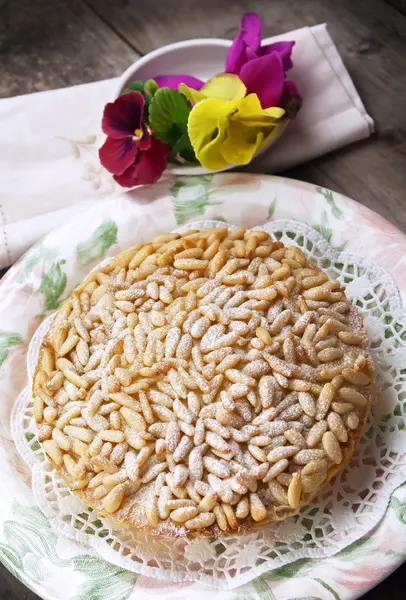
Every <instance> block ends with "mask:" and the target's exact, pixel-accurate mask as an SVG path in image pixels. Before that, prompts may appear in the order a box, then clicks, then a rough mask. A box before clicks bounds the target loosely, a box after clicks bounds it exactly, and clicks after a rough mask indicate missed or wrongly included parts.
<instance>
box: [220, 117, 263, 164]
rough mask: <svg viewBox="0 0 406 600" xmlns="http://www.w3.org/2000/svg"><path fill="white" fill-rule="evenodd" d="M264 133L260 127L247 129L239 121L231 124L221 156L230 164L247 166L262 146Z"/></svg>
mask: <svg viewBox="0 0 406 600" xmlns="http://www.w3.org/2000/svg"><path fill="white" fill-rule="evenodd" d="M263 137H264V133H263V131H262V130H261V128H259V127H247V126H246V125H244V124H243V123H241V122H239V121H233V122H232V123H230V125H229V127H228V131H227V139H226V141H225V142H224V143H223V144H222V146H221V154H222V156H223V158H224V159H225V160H226V161H227V163H228V164H234V165H246V164H248V163H249V162H251V160H252V158H253V156H254V154H255V152H256V151H257V149H258V148H259V146H260V145H261V142H262V140H263Z"/></svg>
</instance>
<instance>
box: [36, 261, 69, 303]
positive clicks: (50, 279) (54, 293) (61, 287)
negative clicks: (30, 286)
mask: <svg viewBox="0 0 406 600" xmlns="http://www.w3.org/2000/svg"><path fill="white" fill-rule="evenodd" d="M65 263H66V260H63V259H62V260H58V261H56V262H54V263H53V264H52V265H51V266H50V268H49V270H48V271H46V272H45V273H44V274H43V275H42V280H41V285H40V286H39V288H38V292H39V293H40V294H43V295H44V298H45V306H44V310H46V311H47V310H53V309H55V308H58V305H59V300H60V297H61V296H62V294H63V292H64V291H65V287H66V283H67V277H66V273H64V272H63V271H62V269H61V265H64V264H65Z"/></svg>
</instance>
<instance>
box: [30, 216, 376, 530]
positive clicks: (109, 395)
mask: <svg viewBox="0 0 406 600" xmlns="http://www.w3.org/2000/svg"><path fill="white" fill-rule="evenodd" d="M373 379H374V365H373V361H372V359H371V357H370V354H369V344H368V337H367V334H366V331H365V329H364V327H363V321H362V318H361V316H360V315H359V314H358V312H357V309H356V308H355V307H354V306H353V305H352V304H351V303H350V302H349V301H348V300H347V298H346V297H345V294H344V292H343V290H342V289H341V286H340V283H339V282H338V281H331V280H329V278H328V277H327V275H326V274H325V273H324V272H323V271H322V270H321V269H319V268H318V267H317V266H315V265H314V264H311V263H310V262H309V261H308V260H307V258H306V256H305V255H304V253H303V252H302V250H301V249H299V248H297V247H294V246H292V247H285V246H284V245H283V244H282V243H281V242H279V241H275V240H272V239H271V238H270V237H269V234H268V233H266V232H264V231H259V230H258V231H257V230H251V231H249V232H246V231H245V229H242V228H241V229H238V230H234V231H230V230H228V229H227V228H213V229H204V230H193V231H187V232H186V233H184V234H182V235H181V234H178V233H168V234H164V235H159V236H158V237H156V238H154V239H153V240H152V241H151V242H150V243H148V244H138V245H137V246H134V247H132V248H130V249H128V250H126V251H125V252H122V253H120V254H118V255H117V256H116V257H115V258H113V259H112V260H111V261H110V262H109V263H108V264H107V265H105V266H102V267H100V268H99V269H98V270H95V271H93V272H91V273H90V275H89V276H88V277H87V278H86V280H85V281H84V282H83V283H82V284H81V285H80V286H79V287H78V288H76V290H75V291H74V292H73V293H72V295H71V296H70V297H69V298H68V299H67V300H66V301H65V302H64V303H63V304H62V305H61V308H60V309H59V311H58V312H57V313H56V315H55V317H54V319H53V322H52V325H51V327H50V329H49V331H48V333H47V335H46V336H45V338H44V340H43V341H42V344H41V348H40V353H39V358H38V363H37V366H36V370H35V375H34V380H33V398H34V400H33V409H34V416H35V420H36V423H37V427H38V439H39V441H40V442H41V444H42V446H43V449H44V451H45V453H46V455H47V457H48V459H49V460H50V461H51V462H52V464H53V465H54V467H55V469H57V471H58V472H59V473H60V474H61V475H62V477H63V478H64V480H65V481H66V482H67V484H68V486H69V488H70V489H71V490H72V491H74V492H75V493H76V494H78V496H80V498H81V499H82V500H83V501H84V502H86V503H87V504H88V505H89V506H91V507H93V508H94V509H96V510H97V511H98V512H99V513H100V514H103V515H109V516H112V518H113V519H114V520H115V521H116V522H118V523H125V524H127V525H131V526H134V527H136V528H139V529H150V530H151V531H153V532H154V533H161V534H164V535H178V536H186V535H209V534H215V535H220V534H230V533H235V532H238V531H243V530H244V531H245V530H248V529H250V528H252V527H253V526H255V525H257V524H264V523H267V522H273V521H279V520H281V519H284V518H285V517H287V516H289V515H292V514H295V513H296V512H297V511H298V509H299V508H300V507H301V506H303V505H305V504H308V503H309V501H310V500H311V498H312V496H313V495H314V494H315V493H316V492H317V491H318V490H319V489H320V488H321V487H322V486H323V485H325V484H326V482H328V481H329V479H330V478H331V477H332V476H333V475H334V474H335V473H336V472H337V471H338V470H339V469H341V468H342V467H343V466H344V465H345V464H346V463H347V462H348V461H349V460H350V458H351V455H352V453H353V451H354V448H355V446H356V444H357V442H358V440H359V438H360V436H361V433H362V430H363V427H364V424H365V421H366V419H367V416H368V411H369V408H370V405H371V401H372V393H373Z"/></svg>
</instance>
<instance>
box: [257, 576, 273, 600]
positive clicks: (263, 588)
mask: <svg viewBox="0 0 406 600" xmlns="http://www.w3.org/2000/svg"><path fill="white" fill-rule="evenodd" d="M252 586H253V588H254V590H255V591H256V592H257V594H258V596H259V597H260V599H261V600H276V599H275V595H274V593H273V592H272V590H271V588H270V587H269V586H268V585H267V584H266V583H265V581H264V580H263V578H262V577H259V578H258V579H255V580H254V581H253V582H252Z"/></svg>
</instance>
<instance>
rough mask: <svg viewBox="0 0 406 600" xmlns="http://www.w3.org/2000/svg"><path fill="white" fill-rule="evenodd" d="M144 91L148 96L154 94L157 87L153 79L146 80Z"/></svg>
mask: <svg viewBox="0 0 406 600" xmlns="http://www.w3.org/2000/svg"><path fill="white" fill-rule="evenodd" d="M144 89H145V91H146V92H147V93H148V94H149V95H150V96H153V95H154V94H156V92H157V90H158V86H157V83H156V81H155V79H148V80H147V81H146V82H145V85H144Z"/></svg>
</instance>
